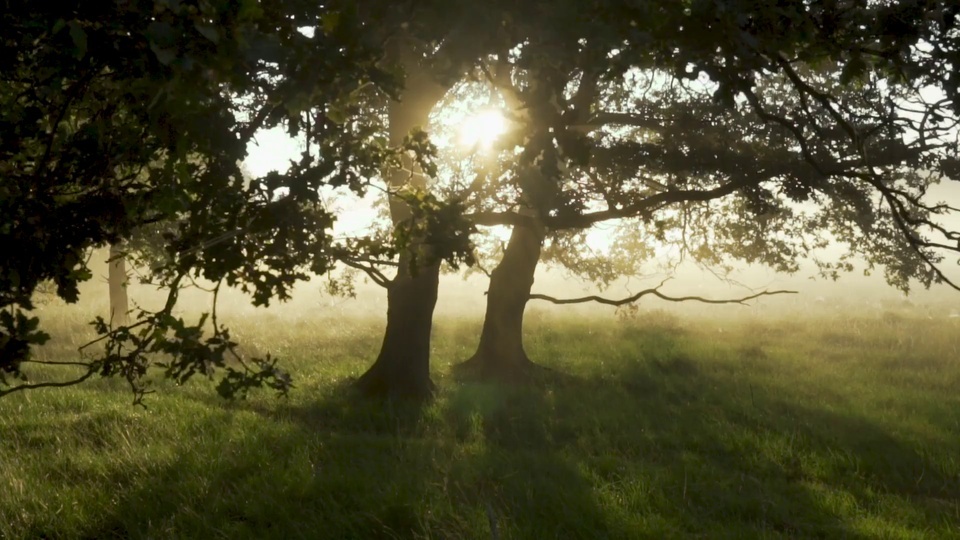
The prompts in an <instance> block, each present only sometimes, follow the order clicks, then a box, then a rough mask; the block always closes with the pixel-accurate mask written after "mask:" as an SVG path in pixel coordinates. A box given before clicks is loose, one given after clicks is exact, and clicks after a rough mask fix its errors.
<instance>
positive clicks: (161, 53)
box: [150, 43, 177, 66]
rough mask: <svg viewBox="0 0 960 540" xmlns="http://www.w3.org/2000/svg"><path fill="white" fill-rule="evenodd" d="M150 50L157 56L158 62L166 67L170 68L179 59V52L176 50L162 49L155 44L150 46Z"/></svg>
mask: <svg viewBox="0 0 960 540" xmlns="http://www.w3.org/2000/svg"><path fill="white" fill-rule="evenodd" d="M150 50H151V51H153V54H155V55H156V56H157V60H158V61H159V62H160V63H161V64H163V65H165V66H169V65H170V63H171V62H173V61H174V60H175V59H176V58H177V52H176V51H175V50H173V49H161V48H160V47H158V46H157V45H156V44H155V43H151V44H150Z"/></svg>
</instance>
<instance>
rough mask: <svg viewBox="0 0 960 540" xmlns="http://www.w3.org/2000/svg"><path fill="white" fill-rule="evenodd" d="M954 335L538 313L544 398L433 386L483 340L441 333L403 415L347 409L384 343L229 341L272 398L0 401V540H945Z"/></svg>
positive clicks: (360, 334) (324, 328) (534, 320)
mask: <svg viewBox="0 0 960 540" xmlns="http://www.w3.org/2000/svg"><path fill="white" fill-rule="evenodd" d="M83 320H84V319H83V318H77V317H73V318H71V317H66V316H65V317H64V318H63V319H62V320H60V321H57V322H55V324H57V325H58V328H55V329H54V332H55V333H57V334H59V335H61V338H60V339H59V341H57V342H55V343H53V344H52V345H50V346H49V347H48V348H47V349H46V350H45V351H44V354H45V355H48V357H51V358H52V357H60V358H64V357H67V356H66V355H68V354H70V351H71V350H73V348H74V347H75V345H76V344H77V343H80V342H82V341H83V332H85V330H84V329H83V323H82V321H83ZM957 323H958V321H957V320H956V319H945V320H941V321H930V320H926V319H914V318H910V317H896V316H886V317H872V318H871V317H865V318H849V317H839V316H835V317H822V318H804V319H799V320H785V319H781V320H774V321H768V320H763V319H760V318H754V319H750V318H746V319H740V320H735V321H733V320H727V321H719V320H710V319H677V318H675V317H673V316H671V315H668V314H665V313H662V312H659V313H649V314H646V315H643V316H641V317H639V318H637V319H633V320H627V321H613V320H609V319H600V318H597V319H585V320H574V319H569V318H567V319H565V318H558V317H551V316H542V315H537V314H536V313H534V314H533V316H531V317H530V321H529V324H528V327H529V337H528V348H529V352H530V354H531V356H532V357H533V358H535V359H537V360H538V361H540V362H541V363H543V364H546V365H548V366H550V367H552V368H555V370H556V372H557V374H556V376H553V377H550V378H549V379H548V380H546V381H543V382H542V384H538V385H536V386H534V387H521V388H503V387H497V386H490V385H482V384H476V383H461V382H458V381H456V380H454V379H452V377H450V376H449V375H448V372H449V368H450V364H451V363H452V362H454V361H458V360H462V359H464V358H466V357H467V356H468V355H469V353H470V352H471V349H472V347H473V346H474V345H475V343H476V336H477V331H478V324H477V323H476V321H464V320H449V321H439V322H438V324H437V329H436V331H435V352H434V358H435V372H436V375H435V380H436V381H437V382H438V385H439V395H438V397H437V399H436V400H435V401H434V402H432V403H430V404H428V405H426V406H424V407H420V408H415V407H412V406H400V405H397V406H379V405H376V404H371V403H366V402H362V401H358V400H356V399H355V398H354V397H353V396H352V394H351V393H350V392H349V386H348V384H347V382H348V381H349V379H350V378H351V377H354V376H357V375H358V374H359V373H361V372H362V370H363V369H364V367H365V366H366V365H367V363H368V362H369V361H370V359H371V358H372V357H373V356H374V355H375V352H376V349H377V347H378V345H379V338H380V335H379V333H380V331H381V328H380V324H379V322H375V321H374V322H357V321H335V320H330V319H325V320H320V319H317V320H311V319H305V318H294V317H288V318H284V317H281V316H263V317H260V318H258V319H252V318H247V319H246V320H245V321H238V322H237V323H236V324H235V325H234V326H235V328H236V329H235V333H236V334H237V335H238V337H239V338H240V339H241V340H242V341H243V343H244V344H245V345H246V346H247V347H248V348H250V349H262V350H270V351H272V352H276V353H277V354H278V355H279V356H281V357H282V358H284V365H285V366H286V367H287V368H289V369H290V370H291V371H293V372H294V374H295V376H296V380H297V385H298V386H297V389H296V390H295V391H294V392H293V393H292V394H291V395H290V397H289V398H287V399H277V398H275V397H273V396H271V395H267V394H254V395H252V396H251V397H250V398H249V399H248V400H246V401H238V402H234V403H227V402H222V401H220V400H219V399H218V398H217V397H216V395H215V393H214V392H213V390H212V385H210V384H207V383H205V382H203V381H200V382H199V383H198V384H191V385H188V386H186V387H182V388H175V387H173V386H172V385H170V384H169V383H166V382H162V381H158V383H157V386H158V390H159V392H158V393H156V394H153V395H151V396H150V397H149V398H148V401H147V403H148V406H149V408H148V409H146V410H144V409H140V408H135V407H131V406H130V396H129V395H128V394H127V393H126V392H125V391H124V387H123V385H122V384H121V383H120V381H95V382H92V383H89V384H86V385H84V386H81V387H75V388H70V389H66V390H52V391H39V392H34V393H27V394H24V395H14V396H9V397H7V398H4V399H2V400H0V437H2V438H0V537H3V538H42V537H48V538H128V537H132V538H177V537H180V538H231V539H233V538H284V539H286V538H491V537H498V538H504V539H506V538H538V539H539V538H591V539H592V538H630V539H633V538H697V537H701V538H836V537H846V538H960V324H957ZM63 336H65V337H63Z"/></svg>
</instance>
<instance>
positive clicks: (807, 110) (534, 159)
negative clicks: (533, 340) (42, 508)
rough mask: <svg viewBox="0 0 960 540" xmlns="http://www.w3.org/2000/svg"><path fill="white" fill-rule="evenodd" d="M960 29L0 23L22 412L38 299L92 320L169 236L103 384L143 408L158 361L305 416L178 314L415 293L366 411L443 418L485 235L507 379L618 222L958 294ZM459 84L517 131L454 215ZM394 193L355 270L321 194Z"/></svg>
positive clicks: (596, 12)
mask: <svg viewBox="0 0 960 540" xmlns="http://www.w3.org/2000/svg"><path fill="white" fill-rule="evenodd" d="M958 11H960V7H957V6H952V5H945V4H944V3H942V2H936V1H920V0H918V1H912V2H882V1H876V2H837V1H832V0H831V1H828V0H817V1H809V0H806V1H800V0H796V1H791V2H782V1H774V0H763V1H756V0H751V1H749V2H748V1H742V0H725V1H721V2H700V1H689V2H675V1H667V0H652V1H644V2H637V1H627V0H610V1H594V2H492V3H482V4H481V3H477V2H461V1H458V2H391V3H384V2H376V1H370V2H363V1H347V0H342V1H336V2H326V3H323V4H322V5H321V4H319V3H309V2H308V3H303V2H296V1H281V2H272V3H270V4H269V5H264V4H262V3H259V2H256V1H253V0H250V1H243V2H223V1H201V2H181V1H176V0H150V1H148V0H144V1H124V2H116V3H109V4H102V5H97V6H91V5H88V4H81V3H75V4H71V5H59V7H56V8H53V7H46V8H44V7H37V6H27V5H18V6H16V8H15V9H12V10H8V12H6V13H4V14H3V15H0V17H2V19H0V21H2V25H3V27H4V28H6V29H8V30H7V31H5V33H4V38H3V41H2V45H0V47H2V49H0V53H2V56H0V58H2V60H0V73H2V76H3V79H2V81H0V99H2V105H3V107H2V108H0V111H2V112H0V127H2V130H0V133H2V134H3V138H2V139H0V174H2V184H0V210H2V212H0V215H2V218H0V219H2V222H0V242H2V243H3V244H4V245H7V246H13V248H12V249H11V252H13V253H16V254H17V255H16V256H14V257H8V258H6V259H5V260H4V261H2V262H0V310H2V311H0V393H9V392H10V391H16V390H19V389H26V388H31V387H33V386H36V385H31V384H30V383H23V382H20V383H17V382H15V381H14V379H15V378H17V377H21V376H22V375H23V372H22V369H21V367H22V365H23V363H24V362H29V361H30V347H31V345H33V344H39V343H42V342H43V341H44V340H45V339H46V337H47V336H46V334H45V333H43V332H42V330H41V329H40V326H39V320H38V319H37V318H36V317H31V316H30V315H29V312H30V310H31V309H32V303H31V295H32V293H33V291H34V290H35V289H36V288H37V286H38V284H40V283H41V282H43V281H45V280H53V281H54V282H55V283H56V285H57V288H58V294H59V295H60V296H61V297H63V298H64V299H66V300H68V301H76V300H77V291H78V289H77V284H78V283H79V282H80V281H82V280H84V279H88V278H89V277H90V274H89V271H88V270H87V268H86V265H85V262H84V257H83V254H84V253H85V251H86V250H88V249H90V248H91V247H95V246H101V245H104V244H107V243H113V242H117V241H119V240H124V239H129V238H131V236H132V235H133V234H134V231H136V230H143V228H144V227H151V226H156V225H158V224H161V225H162V229H163V233H162V238H163V242H164V250H165V251H166V256H165V257H163V258H161V259H160V260H161V263H160V264H157V265H156V266H155V267H154V269H153V271H154V278H155V279H156V280H157V282H158V283H160V284H162V285H164V286H166V287H168V289H169V291H170V292H169V297H168V301H167V303H166V304H165V306H164V307H163V308H162V309H160V310H159V311H157V312H142V313H139V314H138V315H137V317H136V320H135V321H134V322H133V323H132V324H130V325H129V326H125V327H121V328H112V327H111V326H110V324H109V323H108V321H104V320H102V319H101V320H99V321H97V322H96V327H97V330H98V332H99V333H100V334H101V335H102V344H103V345H104V354H102V355H100V356H99V357H98V358H97V359H95V360H92V361H90V362H89V363H86V364H85V365H84V371H83V373H82V375H81V376H80V380H82V379H85V378H87V377H90V376H93V375H95V374H101V375H121V376H124V377H125V378H126V379H127V380H128V381H130V383H131V386H132V388H133V389H134V391H135V392H136V393H137V395H138V397H139V396H142V393H143V392H144V391H145V389H144V388H143V387H142V385H141V382H140V381H141V378H142V376H143V374H144V373H145V372H146V370H147V368H148V366H150V365H151V358H152V357H153V355H156V354H158V353H167V354H168V355H170V356H169V357H170V358H172V359H173V360H171V361H169V362H167V363H166V364H164V365H163V367H164V368H165V370H166V373H167V375H168V376H170V377H173V378H175V379H177V380H179V381H185V380H186V379H189V378H190V377H191V376H192V375H193V374H195V373H201V374H210V373H211V372H212V370H213V369H214V368H225V369H226V371H225V373H226V376H225V377H224V379H223V382H222V384H221V386H220V390H221V392H222V393H223V394H224V395H233V394H234V393H235V392H237V391H239V390H243V389H245V388H247V387H249V386H263V385H267V386H270V387H273V388H276V389H278V390H281V391H283V390H284V389H286V388H287V386H288V385H289V378H288V377H287V376H286V375H285V374H284V373H283V372H282V371H280V370H279V369H278V368H277V367H276V365H275V363H274V362H273V360H271V359H270V358H262V359H251V360H250V361H249V362H245V361H243V360H242V359H241V358H240V357H239V356H237V357H236V359H237V360H239V361H240V363H239V364H238V365H240V366H241V367H240V368H237V367H235V366H234V364H232V363H228V362H227V361H226V359H227V357H228V356H230V355H231V354H233V353H234V349H235V343H234V342H233V341H232V340H231V338H230V335H229V332H228V331H227V329H226V328H224V327H223V326H221V325H220V324H219V323H218V322H217V321H216V312H215V311H214V312H213V313H212V314H211V317H212V325H213V332H212V333H210V334H208V333H205V331H204V327H205V325H206V323H207V321H206V320H203V319H201V321H199V322H198V323H190V322H187V321H185V320H183V319H182V318H179V317H176V316H174V315H173V307H174V305H175V304H176V300H177V294H178V291H179V290H180V287H181V286H182V285H183V284H185V283H187V282H189V281H190V280H191V279H195V278H203V279H206V280H209V281H211V282H213V283H215V284H216V287H217V290H219V287H220V286H221V285H224V286H230V287H238V288H240V289H242V290H244V291H246V292H248V293H249V294H250V295H251V296H252V299H253V301H254V302H255V303H257V304H264V305H265V304H267V303H269V302H270V301H272V300H273V299H279V300H283V299H285V298H287V297H288V295H289V294H290V290H291V287H292V286H293V285H294V284H295V283H296V282H298V281H303V280H308V279H309V278H310V277H311V276H313V275H317V274H324V273H326V272H328V271H329V270H330V269H331V268H333V267H334V265H336V264H337V263H338V262H339V263H342V264H345V265H348V266H352V267H354V268H359V269H362V270H364V271H366V272H368V274H369V275H370V276H371V277H373V279H374V280H375V281H377V282H379V283H382V284H384V285H385V286H387V287H388V289H389V290H390V295H391V296H390V300H389V301H390V307H389V312H390V313H391V314H392V317H393V318H391V315H388V328H387V333H386V336H385V339H384V349H383V351H382V352H381V356H380V358H378V361H377V363H376V364H375V366H374V368H373V369H372V370H371V372H370V373H369V374H368V375H369V376H367V375H365V377H364V379H363V380H364V381H366V382H367V383H369V384H367V386H368V388H370V389H377V390H376V392H377V393H387V394H392V393H394V390H392V389H389V388H388V387H389V386H390V384H392V383H390V382H389V381H391V380H395V381H399V380H401V378H402V377H400V375H399V374H406V375H404V377H406V376H407V375H409V374H410V373H414V372H415V373H416V377H415V378H416V380H413V379H409V380H408V379H403V380H404V381H406V382H403V384H406V385H413V386H416V387H417V390H416V392H415V393H423V392H426V391H428V388H429V384H428V383H429V373H428V370H427V369H426V366H427V362H428V357H429V329H430V326H429V324H430V319H431V317H432V310H433V304H434V303H435V302H436V287H437V284H436V279H435V276H436V272H437V271H438V270H437V268H438V261H439V260H444V259H445V260H448V261H451V262H453V263H454V264H457V263H460V262H466V263H468V264H470V263H472V262H473V254H472V253H471V252H472V244H471V237H472V235H474V234H475V232H476V230H477V229H476V228H477V227H483V226H488V225H508V226H511V227H513V235H514V236H513V237H512V238H511V242H510V243H509V244H508V245H507V247H506V249H505V252H504V258H503V261H502V262H501V267H503V271H499V272H498V271H496V270H495V271H494V274H493V275H492V277H491V289H490V296H489V298H490V300H489V301H490V304H488V312H487V319H488V321H493V322H492V323H491V324H494V323H495V324H494V326H495V327H496V328H494V327H493V326H492V327H490V329H489V331H490V332H492V333H496V332H508V333H510V334H511V335H512V336H513V337H512V338H511V339H513V340H514V341H515V342H516V343H514V344H513V345H511V347H513V349H511V351H512V352H505V350H503V349H497V348H494V349H490V351H493V352H489V355H492V356H497V357H508V356H510V355H511V354H519V355H522V346H521V345H520V344H519V335H520V324H521V322H522V313H523V307H524V305H525V304H526V301H527V299H528V298H530V294H531V292H530V287H531V286H532V283H533V271H534V269H535V268H536V265H537V264H538V261H540V259H541V256H542V255H544V253H542V245H543V242H544V241H545V239H548V238H552V239H553V242H554V243H553V244H551V246H552V247H551V248H548V250H547V252H546V253H545V255H547V256H548V257H552V258H553V259H554V260H559V261H561V262H562V261H563V260H566V261H568V262H569V263H570V264H571V265H576V263H577V261H582V258H580V257H578V256H577V255H576V253H575V251H576V250H575V249H574V250H573V252H574V254H573V255H569V253H570V252H571V250H570V249H569V248H570V247H571V246H570V243H569V239H570V238H574V237H576V235H578V234H581V233H580V231H583V230H586V229H588V228H589V227H590V226H592V225H594V224H597V223H600V222H604V221H609V220H621V221H622V220H628V221H626V222H625V223H626V225H625V226H623V227H622V230H623V231H624V232H625V235H624V236H623V237H622V240H623V243H622V244H621V245H623V246H634V247H633V248H632V249H634V250H636V246H637V245H638V242H639V241H638V240H637V238H644V237H649V238H656V239H658V241H661V242H674V243H677V244H679V245H681V246H682V248H683V249H684V250H685V252H686V253H689V254H690V255H691V256H694V257H695V258H698V259H700V260H703V261H707V262H719V261H721V260H725V259H726V258H729V257H733V258H736V259H740V260H745V261H748V262H762V263H765V264H768V265H770V266H773V267H774V268H777V269H779V270H786V271H790V270H793V269H795V268H796V264H797V261H798V259H799V258H801V257H803V256H806V255H809V254H810V253H811V252H813V251H814V250H815V249H816V248H817V247H818V246H823V245H825V243H828V242H835V241H838V240H839V241H840V242H843V243H844V244H845V245H846V246H847V247H848V248H849V249H848V252H849V255H848V256H851V257H852V256H861V257H865V258H866V260H867V262H868V264H870V265H876V266H881V267H883V269H884V271H885V272H886V276H887V279H888V281H889V282H890V283H891V284H893V285H895V286H898V287H900V288H902V289H904V290H906V289H908V288H909V286H910V284H911V283H912V282H919V283H920V284H922V285H924V286H930V285H931V284H934V283H947V284H950V285H953V286H954V287H955V288H956V284H955V283H954V282H953V281H952V280H951V279H950V278H949V276H948V274H947V273H945V272H944V267H943V266H942V265H943V264H944V263H945V261H947V260H948V259H946V256H947V255H948V254H955V253H956V252H958V251H960V244H958V242H960V233H958V232H957V231H953V230H950V229H949V228H948V227H946V226H945V225H944V224H943V222H942V220H941V219H940V216H943V215H945V214H949V213H951V212H956V211H958V210H957V209H956V208H954V207H952V206H950V205H948V204H942V203H936V202H930V201H929V200H928V199H929V197H928V196H927V194H928V191H929V189H930V187H931V186H932V185H934V184H936V183H937V182H941V181H944V180H948V179H956V177H957V175H958V174H960V167H958V166H957V161H956V156H957V144H958V141H957V130H956V122H957V119H958V113H960V90H958V87H957V80H956V77H955V76H953V72H954V71H955V70H956V66H957V63H958V60H960V38H958V36H960V31H958V28H957V25H956V17H957V13H958ZM463 81H473V82H474V83H480V84H483V85H488V86H489V87H490V88H492V89H493V92H495V93H496V94H497V96H498V99H500V100H502V102H503V103H505V104H506V106H507V109H508V111H507V116H508V117H509V118H510V119H511V122H512V129H511V130H510V131H509V133H508V134H507V136H506V137H505V139H504V140H503V141H502V142H501V143H500V150H501V151H500V153H499V155H498V157H497V159H495V160H493V161H491V162H488V163H486V164H484V165H483V166H482V167H480V168H479V169H478V170H475V171H474V172H473V173H471V174H474V175H475V176H476V181H474V182H471V183H469V185H468V186H467V187H466V188H465V189H456V190H444V189H437V188H435V187H433V188H432V187H431V186H430V182H429V181H428V179H430V178H432V177H436V176H437V172H438V170H439V169H438V168H437V167H438V161H437V160H438V156H437V155H436V148H435V147H434V146H433V145H432V144H431V143H430V139H429V134H428V133H425V132H424V131H422V128H424V127H426V124H427V122H426V119H427V118H428V114H429V111H430V109H431V108H432V107H434V106H435V105H436V103H437V102H439V101H440V100H441V99H442V98H443V97H444V95H445V94H447V93H448V91H449V89H450V88H451V87H452V86H454V85H456V84H457V83H459V82H463ZM278 125H283V126H284V127H285V128H286V129H287V130H288V132H289V133H290V134H291V135H294V136H297V137H300V138H301V139H302V140H303V141H305V144H306V150H305V152H304V153H303V154H302V156H301V158H300V159H299V160H297V161H295V162H293V163H291V166H290V168H289V169H288V170H287V171H286V172H284V173H279V172H272V173H270V174H267V175H266V176H264V177H262V178H254V179H252V180H249V181H248V180H245V179H244V178H243V175H242V172H241V170H240V163H241V161H242V160H243V159H244V157H245V155H246V148H247V144H248V143H249V142H250V140H251V139H252V137H253V136H254V134H255V133H257V132H258V131H259V130H261V129H264V128H270V127H274V126H278ZM374 183H380V184H382V186H383V188H384V189H385V190H386V191H387V192H388V193H389V201H390V209H391V215H392V224H391V225H392V227H393V229H394V230H393V232H392V234H391V235H384V236H381V237H379V238H377V239H371V238H361V239H350V240H346V241H341V240H335V239H334V238H333V237H332V236H331V235H330V230H331V227H332V224H333V220H334V219H335V216H334V215H333V214H332V213H331V212H330V211H329V210H328V209H327V208H325V207H324V205H323V203H322V198H321V196H320V192H321V189H322V188H334V189H349V190H353V191H355V192H358V193H362V192H364V191H365V190H366V189H367V188H368V187H369V186H370V185H372V184H374ZM565 240H566V241H567V244H566V248H565V247H564V241H565ZM554 247H555V248H556V249H554ZM564 253H567V254H568V255H564ZM383 262H387V263H388V266H390V267H394V268H397V269H398V272H397V277H396V278H394V279H393V280H389V279H387V278H385V277H384V275H383V273H382V271H381V269H380V267H381V266H382V263H383ZM822 268H823V270H824V272H826V273H834V272H838V271H841V270H844V269H847V268H849V263H848V261H847V260H846V259H841V260H839V261H824V262H823V263H822ZM583 269H585V270H589V268H588V267H584V268H583ZM621 270H622V268H621ZM621 270H615V271H621ZM431 276H433V277H431ZM498 276H499V277H498ZM518 276H526V277H523V278H522V279H521V278H518ZM498 299H500V300H504V302H506V303H503V304H502V306H501V307H496V306H497V305H499V304H497V302H500V300H498ZM507 300H509V301H507ZM416 306H422V309H421V308H416ZM415 308H416V309H415ZM414 314H416V315H414ZM504 321H508V322H504ZM391 325H392V326H391ZM410 325H414V326H416V328H413V327H411V326H410ZM507 326H509V327H510V328H507ZM391 328H392V329H393V330H391ZM498 328H499V330H497V329H498ZM487 332H488V328H487V326H485V329H484V335H485V336H486V335H487ZM398 335H406V336H413V335H416V336H419V337H418V338H417V339H416V340H414V341H409V340H404V339H398V338H395V337H391V336H398ZM491 335H493V334H491ZM490 339H493V340H497V339H499V338H495V337H491V338H490ZM481 342H482V343H483V342H484V338H481ZM516 347H519V350H517V349H516ZM406 348H413V349H416V352H415V353H414V352H412V351H410V350H403V351H400V352H398V349H406ZM481 348H483V345H482V346H481ZM412 358H416V360H415V361H414V360H411V359H412ZM414 364H415V365H416V367H415V368H414V367H412V366H414ZM70 382H74V381H66V382H65V383H64V384H66V383H70ZM43 384H46V385H51V384H60V383H43ZM4 387H6V388H4Z"/></svg>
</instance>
